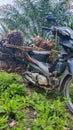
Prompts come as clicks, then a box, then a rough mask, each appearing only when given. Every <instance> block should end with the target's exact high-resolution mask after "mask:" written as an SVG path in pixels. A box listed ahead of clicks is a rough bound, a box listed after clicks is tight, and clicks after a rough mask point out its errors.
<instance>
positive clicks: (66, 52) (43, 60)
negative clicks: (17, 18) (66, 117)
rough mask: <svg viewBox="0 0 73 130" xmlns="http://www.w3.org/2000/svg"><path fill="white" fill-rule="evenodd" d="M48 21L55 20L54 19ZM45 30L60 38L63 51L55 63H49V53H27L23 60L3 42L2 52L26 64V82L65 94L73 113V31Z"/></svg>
mask: <svg viewBox="0 0 73 130" xmlns="http://www.w3.org/2000/svg"><path fill="white" fill-rule="evenodd" d="M47 19H48V20H49V19H50V21H51V20H52V21H54V20H55V19H54V18H53V17H51V18H47ZM43 29H45V30H47V31H49V30H50V31H51V32H52V34H53V35H54V36H58V37H59V45H60V46H61V49H60V53H59V54H58V56H57V58H56V60H55V61H54V62H53V63H50V62H49V61H48V58H49V57H50V53H49V51H34V50H33V51H32V50H29V51H25V57H24V58H25V60H21V59H20V58H19V57H15V55H14V54H13V53H12V52H11V50H10V51H9V50H8V48H6V47H4V46H3V41H2V42H0V46H1V47H0V50H2V51H3V52H4V53H6V52H7V53H8V54H10V55H11V56H12V58H14V59H16V61H18V62H21V63H22V64H26V71H25V74H24V75H23V78H24V81H25V82H27V83H32V84H34V85H35V86H39V87H42V88H44V87H46V88H48V89H49V90H53V89H57V90H58V91H60V92H63V93H64V96H65V97H66V98H67V99H68V108H69V110H70V111H71V112H72V113H73V30H71V29H70V28H68V27H58V26H53V27H51V28H48V27H43Z"/></svg>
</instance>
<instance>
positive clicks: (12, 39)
mask: <svg viewBox="0 0 73 130" xmlns="http://www.w3.org/2000/svg"><path fill="white" fill-rule="evenodd" d="M7 39H8V44H13V45H18V46H22V45H23V35H22V32H20V31H17V30H13V31H11V30H10V31H9V32H8V35H7Z"/></svg>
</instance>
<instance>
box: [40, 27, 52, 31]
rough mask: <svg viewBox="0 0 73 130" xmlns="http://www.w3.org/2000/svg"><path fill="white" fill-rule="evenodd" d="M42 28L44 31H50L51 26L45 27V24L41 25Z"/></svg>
mask: <svg viewBox="0 0 73 130" xmlns="http://www.w3.org/2000/svg"><path fill="white" fill-rule="evenodd" d="M42 29H44V30H46V31H51V30H52V28H48V27H45V26H42Z"/></svg>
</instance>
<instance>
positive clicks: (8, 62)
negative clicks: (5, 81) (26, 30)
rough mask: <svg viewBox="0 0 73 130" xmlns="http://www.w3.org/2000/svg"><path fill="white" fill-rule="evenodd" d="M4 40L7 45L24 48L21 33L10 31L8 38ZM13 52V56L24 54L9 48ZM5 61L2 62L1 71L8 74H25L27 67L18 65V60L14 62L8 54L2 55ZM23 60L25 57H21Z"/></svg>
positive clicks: (0, 62) (0, 64)
mask: <svg viewBox="0 0 73 130" xmlns="http://www.w3.org/2000/svg"><path fill="white" fill-rule="evenodd" d="M2 40H4V41H5V43H8V44H12V45H17V46H20V47H21V46H23V35H22V33H21V32H20V31H17V30H14V31H9V32H8V34H7V36H5V37H2ZM9 49H11V50H12V51H13V54H15V55H16V56H19V55H21V54H22V52H21V51H20V50H17V49H15V48H9ZM0 56H1V57H2V58H3V60H0V70H1V71H6V72H17V73H20V74H22V73H24V72H25V65H22V64H21V63H17V61H16V60H14V59H13V58H12V57H11V56H10V55H9V54H8V53H2V52H1V55H0ZM21 58H22V59H23V57H21Z"/></svg>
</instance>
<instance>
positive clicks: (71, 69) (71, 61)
mask: <svg viewBox="0 0 73 130" xmlns="http://www.w3.org/2000/svg"><path fill="white" fill-rule="evenodd" d="M68 71H69V73H70V74H71V75H73V58H71V59H69V60H68Z"/></svg>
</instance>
